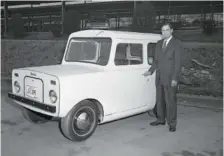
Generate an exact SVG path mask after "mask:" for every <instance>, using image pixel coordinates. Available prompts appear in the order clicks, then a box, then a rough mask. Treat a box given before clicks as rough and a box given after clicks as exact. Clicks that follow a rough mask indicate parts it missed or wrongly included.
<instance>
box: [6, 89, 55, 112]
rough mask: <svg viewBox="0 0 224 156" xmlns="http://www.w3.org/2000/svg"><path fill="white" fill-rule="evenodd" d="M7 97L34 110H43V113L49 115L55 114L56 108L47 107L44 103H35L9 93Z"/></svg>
mask: <svg viewBox="0 0 224 156" xmlns="http://www.w3.org/2000/svg"><path fill="white" fill-rule="evenodd" d="M8 97H9V98H11V99H13V100H16V101H18V102H22V103H23V104H25V105H28V106H32V107H35V108H38V109H41V110H44V111H47V112H50V113H55V112H56V106H49V105H46V104H44V103H40V102H36V101H33V100H30V99H27V98H24V97H21V96H18V95H15V94H13V93H11V92H9V93H8Z"/></svg>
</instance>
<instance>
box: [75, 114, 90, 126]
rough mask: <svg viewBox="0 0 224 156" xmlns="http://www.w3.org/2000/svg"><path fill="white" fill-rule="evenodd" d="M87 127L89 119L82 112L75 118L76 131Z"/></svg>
mask: <svg viewBox="0 0 224 156" xmlns="http://www.w3.org/2000/svg"><path fill="white" fill-rule="evenodd" d="M88 125H89V117H88V115H87V113H85V112H83V113H81V114H80V115H79V116H78V117H77V122H76V126H77V128H78V129H81V130H84V129H86V128H87V127H88Z"/></svg>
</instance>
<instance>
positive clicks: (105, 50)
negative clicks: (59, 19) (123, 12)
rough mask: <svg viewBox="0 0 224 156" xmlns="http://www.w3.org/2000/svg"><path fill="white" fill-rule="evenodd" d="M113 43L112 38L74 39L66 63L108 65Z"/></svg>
mask: <svg viewBox="0 0 224 156" xmlns="http://www.w3.org/2000/svg"><path fill="white" fill-rule="evenodd" d="M111 43H112V41H111V39H110V38H72V39H71V40H70V42H69V46H68V50H67V52H66V56H65V61H67V62H85V63H93V64H98V65H107V63H108V60H109V57H110V48H111Z"/></svg>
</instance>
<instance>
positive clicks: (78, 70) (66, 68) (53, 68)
mask: <svg viewBox="0 0 224 156" xmlns="http://www.w3.org/2000/svg"><path fill="white" fill-rule="evenodd" d="M22 70H29V71H33V72H40V73H45V74H49V75H54V76H58V77H60V76H71V75H80V74H89V73H96V72H102V71H103V70H102V69H99V68H97V67H89V66H82V65H50V66H40V67H28V68H22Z"/></svg>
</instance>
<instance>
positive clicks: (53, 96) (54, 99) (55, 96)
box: [49, 90, 58, 103]
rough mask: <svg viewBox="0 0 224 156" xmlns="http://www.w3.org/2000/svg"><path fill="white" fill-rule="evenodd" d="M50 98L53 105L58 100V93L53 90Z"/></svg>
mask: <svg viewBox="0 0 224 156" xmlns="http://www.w3.org/2000/svg"><path fill="white" fill-rule="evenodd" d="M49 97H50V100H51V102H52V103H55V102H56V101H57V99H58V97H57V94H56V92H55V91H53V90H51V91H50V92H49Z"/></svg>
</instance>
